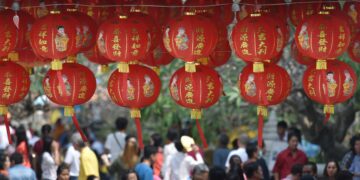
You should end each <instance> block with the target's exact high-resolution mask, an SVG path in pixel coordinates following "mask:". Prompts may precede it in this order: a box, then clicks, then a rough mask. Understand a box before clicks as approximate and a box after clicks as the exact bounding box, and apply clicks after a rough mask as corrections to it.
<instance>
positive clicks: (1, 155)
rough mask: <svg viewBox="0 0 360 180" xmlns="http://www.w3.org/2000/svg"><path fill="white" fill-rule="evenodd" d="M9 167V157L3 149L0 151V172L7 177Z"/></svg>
mask: <svg viewBox="0 0 360 180" xmlns="http://www.w3.org/2000/svg"><path fill="white" fill-rule="evenodd" d="M9 168H10V158H9V156H8V155H7V154H6V153H5V151H1V152H0V174H1V175H4V176H6V177H8V176H9V172H8V169H9ZM0 179H1V178H0Z"/></svg>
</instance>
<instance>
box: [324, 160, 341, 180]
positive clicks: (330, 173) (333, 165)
mask: <svg viewBox="0 0 360 180" xmlns="http://www.w3.org/2000/svg"><path fill="white" fill-rule="evenodd" d="M339 171H340V166H339V163H338V162H336V161H334V160H331V161H328V162H327V163H326V166H325V168H324V179H326V180H335V177H336V175H337V174H338V172H339Z"/></svg>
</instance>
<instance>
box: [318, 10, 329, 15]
mask: <svg viewBox="0 0 360 180" xmlns="http://www.w3.org/2000/svg"><path fill="white" fill-rule="evenodd" d="M319 14H324V15H329V14H330V12H329V11H319Z"/></svg>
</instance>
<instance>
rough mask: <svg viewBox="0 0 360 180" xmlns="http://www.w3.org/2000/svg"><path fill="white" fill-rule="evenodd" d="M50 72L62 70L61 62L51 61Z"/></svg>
mask: <svg viewBox="0 0 360 180" xmlns="http://www.w3.org/2000/svg"><path fill="white" fill-rule="evenodd" d="M51 70H54V71H59V70H62V62H61V61H60V59H54V60H53V61H51Z"/></svg>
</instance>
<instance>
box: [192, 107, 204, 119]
mask: <svg viewBox="0 0 360 180" xmlns="http://www.w3.org/2000/svg"><path fill="white" fill-rule="evenodd" d="M201 116H202V113H201V109H192V110H191V119H201Z"/></svg>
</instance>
